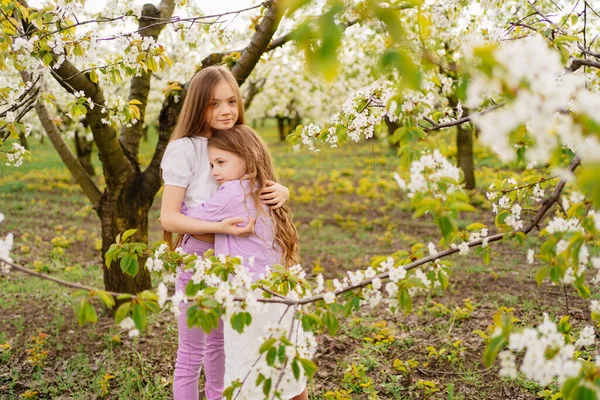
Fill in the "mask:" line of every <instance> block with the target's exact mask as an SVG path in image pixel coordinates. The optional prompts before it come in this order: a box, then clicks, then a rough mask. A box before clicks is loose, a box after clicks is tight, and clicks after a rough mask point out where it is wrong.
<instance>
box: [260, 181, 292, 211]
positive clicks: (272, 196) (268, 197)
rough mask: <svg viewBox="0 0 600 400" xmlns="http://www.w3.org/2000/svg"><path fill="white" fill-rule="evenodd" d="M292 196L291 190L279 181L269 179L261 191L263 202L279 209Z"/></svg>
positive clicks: (274, 208)
mask: <svg viewBox="0 0 600 400" xmlns="http://www.w3.org/2000/svg"><path fill="white" fill-rule="evenodd" d="M289 198H290V191H289V190H288V188H286V187H285V186H283V185H280V184H279V183H277V182H273V181H267V186H266V187H265V188H264V189H263V190H262V192H260V199H261V200H262V202H263V203H264V204H266V205H268V206H269V207H271V208H272V209H273V210H276V209H278V208H279V207H281V206H282V205H284V204H285V202H286V201H287V200H288V199H289Z"/></svg>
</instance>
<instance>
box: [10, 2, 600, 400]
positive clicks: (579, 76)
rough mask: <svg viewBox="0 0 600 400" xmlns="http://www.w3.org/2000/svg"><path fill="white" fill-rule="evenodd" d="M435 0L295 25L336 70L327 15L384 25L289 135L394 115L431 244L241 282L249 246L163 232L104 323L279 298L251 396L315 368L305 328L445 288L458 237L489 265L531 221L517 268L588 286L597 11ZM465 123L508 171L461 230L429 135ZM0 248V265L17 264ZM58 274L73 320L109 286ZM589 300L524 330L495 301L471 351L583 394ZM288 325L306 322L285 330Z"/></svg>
mask: <svg viewBox="0 0 600 400" xmlns="http://www.w3.org/2000/svg"><path fill="white" fill-rule="evenodd" d="M306 3H310V2H309V1H299V2H291V6H290V12H291V11H295V10H294V8H296V7H302V6H305V4H306ZM443 6H445V7H447V10H451V11H452V12H451V13H444V12H440V7H442V5H440V4H439V3H437V2H419V1H410V2H395V1H390V2H386V3H383V2H377V1H366V2H359V3H356V4H353V3H352V2H348V3H345V2H341V1H340V2H337V1H330V2H328V3H327V4H325V5H323V6H322V9H321V12H320V13H319V15H317V16H315V17H314V18H309V19H307V20H306V21H304V22H302V23H301V24H300V25H299V26H298V27H297V28H296V30H295V32H296V34H295V35H294V36H295V39H296V40H297V41H298V42H299V43H300V46H301V48H302V49H303V51H304V52H305V59H306V62H307V65H308V67H309V68H313V70H314V71H321V73H322V74H323V76H324V77H325V78H328V79H333V77H334V76H335V74H336V73H337V71H338V68H340V66H341V63H340V59H339V58H338V54H339V50H340V44H341V27H340V25H339V24H338V23H336V22H339V21H341V20H343V19H344V18H345V16H346V15H347V14H348V13H354V14H355V16H356V17H359V18H361V19H362V20H365V21H377V23H379V24H382V25H383V26H385V29H383V30H382V31H381V35H383V36H384V39H385V40H384V43H385V45H386V47H385V50H384V51H383V52H382V53H381V55H380V63H379V65H380V66H381V70H380V76H381V79H378V80H374V82H373V83H372V84H370V85H369V86H367V87H365V88H363V89H361V90H358V91H355V92H353V93H352V94H351V95H350V97H349V98H348V99H347V100H346V101H345V102H344V104H343V105H342V106H341V109H340V110H338V111H339V112H337V113H336V114H335V115H334V116H333V117H331V119H330V122H329V123H328V124H327V125H325V127H324V128H321V127H319V126H317V125H315V124H309V125H307V126H305V127H302V126H301V127H299V128H298V129H297V130H296V132H295V135H294V136H293V137H292V142H301V143H303V144H305V145H307V146H308V147H309V148H311V149H313V150H318V147H319V146H320V145H322V144H325V145H330V146H340V145H343V144H348V143H351V142H353V141H360V140H363V139H365V138H371V137H372V136H373V135H375V134H376V133H377V131H378V130H380V129H382V127H383V126H384V124H385V118H387V119H388V120H389V121H391V122H395V121H399V124H400V126H401V128H400V130H399V131H398V130H397V131H396V133H395V134H398V135H399V136H400V137H399V139H400V140H402V141H403V144H402V145H401V147H400V149H402V151H401V157H400V162H399V166H398V168H397V170H396V171H390V180H391V179H392V172H395V174H394V178H395V180H396V182H397V183H398V186H399V189H400V190H402V191H405V192H406V193H407V197H408V198H409V199H410V203H411V206H412V207H413V208H414V210H415V217H418V218H431V219H433V221H434V222H435V223H436V225H437V226H438V228H439V237H440V240H439V242H438V243H428V244H425V243H416V244H415V245H414V246H412V248H411V249H408V250H398V251H396V252H394V253H393V254H382V255H380V256H378V257H374V258H373V260H372V262H371V263H370V265H368V266H365V267H364V268H362V269H360V270H356V271H348V272H347V274H346V275H345V276H343V277H340V278H336V279H333V280H325V279H324V278H323V276H322V275H318V276H317V278H316V279H309V278H307V276H306V274H305V272H304V271H303V270H302V268H301V267H300V266H294V267H292V268H288V269H286V268H283V267H281V266H273V268H272V269H271V271H270V273H269V274H267V276H265V277H264V279H261V280H259V281H257V282H251V279H250V277H249V275H248V270H247V269H246V268H245V267H244V262H250V261H249V260H242V259H240V258H239V257H235V255H230V256H215V255H214V254H212V253H211V252H210V251H209V252H207V253H206V254H205V255H204V257H202V258H198V257H197V256H195V255H186V254H181V253H179V252H177V251H175V252H170V251H168V250H167V248H166V245H164V244H162V245H160V246H159V247H158V248H157V249H153V250H151V251H150V253H152V257H150V258H149V259H148V261H147V262H146V267H147V269H148V270H149V271H151V272H153V273H157V274H158V275H159V276H162V278H163V282H161V283H160V284H159V287H158V289H157V292H156V293H154V292H151V291H145V292H142V293H138V294H137V295H135V296H132V295H129V296H124V297H123V296H122V297H121V298H125V299H126V300H128V301H126V302H125V303H123V304H121V305H120V306H119V308H118V309H117V312H116V319H117V323H120V324H121V326H122V327H124V328H127V329H128V330H129V331H130V335H131V336H136V335H139V334H140V332H141V331H142V330H143V329H144V327H145V325H146V323H147V318H146V313H147V311H158V310H159V309H161V308H163V307H164V306H165V305H167V304H168V307H169V308H170V309H171V310H172V311H173V312H174V313H175V314H177V312H178V305H179V303H180V302H181V301H191V302H193V303H194V304H193V306H192V307H190V311H189V312H188V315H187V318H188V322H189V323H190V324H191V325H196V326H201V327H202V328H203V329H204V330H206V331H207V332H208V331H210V330H211V329H213V328H214V327H216V326H217V324H218V321H219V318H223V319H224V320H225V321H226V322H227V323H229V324H231V326H232V327H233V328H234V329H236V330H237V331H243V329H244V328H245V327H246V326H247V325H249V324H251V323H252V315H253V313H255V312H257V311H259V310H260V309H261V308H262V307H264V304H267V303H277V304H283V305H285V306H286V308H287V310H288V311H287V312H289V313H290V314H289V315H291V316H293V318H291V321H289V322H290V324H289V325H288V324H286V326H285V327H283V326H279V327H277V328H272V329H271V330H270V331H267V332H265V335H264V336H263V338H262V339H264V341H263V343H262V346H261V347H260V350H259V353H260V354H257V358H259V357H263V356H264V357H266V360H267V362H268V364H269V368H261V370H260V371H259V376H258V379H257V380H256V381H255V382H250V383H249V384H250V385H262V388H263V391H264V393H265V398H277V390H278V386H279V382H281V381H282V379H283V377H284V376H285V375H286V374H288V376H292V375H293V376H294V377H295V378H299V377H300V375H302V374H304V375H307V376H309V377H310V376H312V375H313V374H314V372H315V369H316V366H315V364H314V363H313V362H312V361H311V360H310V358H311V357H312V354H313V353H314V349H315V344H316V343H315V340H314V333H318V332H327V333H328V334H331V335H335V334H336V332H337V331H338V329H339V325H340V316H342V315H345V316H349V315H350V314H351V313H352V312H354V311H356V310H358V309H360V308H361V307H363V306H371V307H381V306H385V307H386V308H387V309H388V310H389V311H390V312H399V311H402V312H405V313H408V312H410V311H411V309H412V304H413V299H414V298H415V297H417V296H421V295H424V294H428V293H430V292H431V291H432V290H436V288H442V289H446V288H447V287H448V284H449V271H450V268H451V267H452V263H451V262H449V261H448V259H447V257H448V256H450V255H453V254H458V255H465V254H468V253H469V252H471V251H473V252H475V254H477V255H479V256H481V257H482V260H483V262H484V263H485V264H488V263H489V262H491V260H493V259H494V257H495V254H494V252H493V249H492V247H493V244H494V243H495V242H499V241H516V242H517V243H519V244H521V245H524V244H525V238H526V236H527V235H531V234H533V233H534V232H536V229H537V231H538V232H539V235H540V241H541V242H542V244H541V246H540V249H539V251H538V252H537V253H536V251H535V250H534V249H529V251H528V256H527V259H528V260H527V261H528V262H529V263H530V264H532V263H533V262H534V261H535V260H536V259H537V260H538V261H539V264H540V266H539V268H538V270H537V271H536V276H535V280H536V282H537V283H538V284H541V283H543V282H544V281H550V282H551V283H553V284H556V285H563V286H570V287H572V288H573V289H574V290H575V291H576V292H577V293H578V294H579V295H580V296H581V297H582V298H584V299H590V295H591V292H592V290H597V286H598V285H599V284H600V183H599V182H598V179H597V176H598V175H599V174H600V119H599V114H598V110H599V109H600V93H599V91H598V89H599V88H600V79H599V76H598V73H597V72H598V70H600V62H599V60H600V49H599V48H598V45H597V44H595V41H594V40H589V37H595V36H596V35H597V34H598V33H600V17H598V16H600V14H599V13H598V11H597V10H595V9H593V8H592V7H591V6H592V5H591V4H589V3H588V2H585V1H584V2H575V3H571V2H567V1H560V0H553V1H548V2H541V1H540V2H537V3H533V2H526V1H522V0H514V1H504V0H503V1H499V0H487V1H481V2H478V3H469V2H463V1H447V2H444V5H443ZM415 25H418V26H417V27H415ZM332 29H333V31H332ZM336 32H337V34H336ZM411 32H413V33H411ZM414 32H418V35H417V36H418V38H415V36H414ZM433 32H435V34H433ZM453 40H455V41H456V42H457V43H454V46H453V47H452V51H451V60H448V59H446V58H445V55H446V54H447V52H448V47H447V44H448V43H452V41H453ZM226 57H227V54H224V55H222V56H220V55H217V56H215V57H214V58H218V59H220V60H223V59H225V58H226ZM214 58H213V59H214ZM240 60H241V59H240ZM208 61H210V60H208ZM238 64H239V63H238ZM238 64H236V66H237V65H238ZM440 66H441V67H442V68H443V70H442V69H440ZM443 71H452V72H451V73H444V72H443ZM247 76H248V75H246V77H247ZM454 98H455V100H453V99H454ZM444 99H445V100H444ZM458 101H460V104H463V105H464V107H465V108H468V110H469V112H468V114H465V112H464V109H461V108H460V107H459V103H458ZM162 121H163V120H162V119H161V122H162ZM467 123H470V124H473V125H474V126H475V127H476V129H477V130H478V132H479V140H480V141H481V144H482V145H484V146H488V147H489V148H490V149H491V150H493V151H494V152H495V153H496V154H497V156H498V157H499V159H500V160H501V161H502V162H504V163H505V166H506V167H507V169H509V172H510V171H512V176H511V177H510V178H504V177H503V178H498V179H495V181H494V183H493V184H492V185H490V186H489V187H488V188H487V189H486V198H487V199H488V200H489V202H490V208H491V212H492V213H493V215H494V224H493V225H492V226H487V225H485V224H484V223H481V222H475V223H473V224H471V225H469V226H467V227H466V228H464V229H461V228H459V224H458V221H459V217H460V216H461V213H467V212H470V211H473V206H472V205H471V204H470V202H469V200H470V199H469V196H468V194H467V192H466V191H465V188H464V183H463V177H462V176H461V174H462V173H461V171H460V169H459V168H457V167H456V166H454V165H453V164H452V163H451V162H449V160H448V158H447V157H446V156H445V154H444V152H445V146H444V143H443V138H442V137H440V136H439V135H433V134H432V132H436V131H442V130H445V129H449V128H453V127H456V126H460V125H462V124H467ZM162 129H163V128H162V127H161V130H162ZM523 166H525V167H527V168H529V169H530V170H531V172H532V173H531V175H528V176H526V177H522V176H520V174H519V173H518V171H515V167H523ZM525 210H528V211H532V217H531V218H525V217H524V211H525ZM133 235H135V232H134V231H127V232H126V233H125V234H123V235H121V236H119V237H117V240H116V243H114V244H112V245H111V246H110V248H109V249H108V251H107V252H106V261H107V262H108V263H109V264H110V263H111V262H113V261H114V260H123V259H137V258H138V257H140V256H141V255H142V254H148V253H147V252H146V245H145V244H143V243H131V242H130V238H131V237H134V236H133ZM11 244H12V238H10V237H9V238H7V239H6V240H5V241H4V242H3V243H1V245H2V246H0V251H3V252H4V253H6V254H5V256H6V257H8V255H9V254H8V251H9V249H10V246H11ZM1 249H4V250H1ZM7 249H8V250H7ZM2 255H3V254H2V253H0V256H2ZM3 260H5V261H4V265H9V266H12V267H13V268H15V269H18V270H22V271H24V272H28V273H32V272H31V271H28V270H27V269H25V268H23V267H20V266H18V265H15V264H13V263H10V262H9V261H6V258H3ZM182 264H184V265H185V267H184V268H186V269H189V270H190V271H192V273H193V276H192V279H191V280H190V283H189V284H188V286H187V287H186V290H185V293H183V292H179V291H176V292H175V294H174V295H169V292H168V289H167V286H166V283H167V282H172V281H173V277H174V274H175V271H176V269H177V268H178V267H179V266H181V265H182ZM123 269H124V272H125V273H129V274H133V275H135V272H137V271H130V270H128V269H127V268H123ZM33 274H37V275H38V276H40V274H38V273H33ZM46 278H49V277H46ZM49 279H53V280H56V279H55V278H49ZM59 283H62V284H65V285H68V286H71V287H76V288H79V289H82V290H81V291H79V292H77V293H78V295H80V296H82V300H81V303H80V305H79V306H78V309H77V316H78V319H79V321H80V322H81V323H84V322H86V321H94V320H95V311H93V307H92V306H91V304H90V303H89V299H90V297H95V296H98V297H100V298H102V299H103V300H104V301H105V303H106V304H107V305H109V306H110V305H113V304H114V300H113V297H111V295H112V296H118V295H119V293H116V292H112V293H107V292H102V291H98V290H95V289H93V288H89V287H86V286H84V285H81V284H77V283H68V282H59ZM257 293H258V294H257ZM589 311H590V316H589V319H588V321H586V322H587V323H588V324H589V325H587V326H585V327H584V328H583V329H580V330H579V331H578V332H576V331H575V329H574V327H573V326H572V325H571V324H570V323H569V321H568V318H562V319H561V320H559V321H552V320H550V318H549V317H548V316H545V315H544V316H542V315H540V318H539V319H540V324H539V325H538V326H536V327H524V326H519V325H518V324H517V323H516V321H515V318H514V317H513V315H511V313H510V312H509V311H508V310H499V311H498V313H497V315H496V316H495V318H494V329H493V331H491V332H489V335H487V334H486V335H485V336H486V337H485V340H486V343H487V345H486V349H485V351H484V353H483V354H482V358H483V360H484V362H485V363H486V364H487V365H491V364H492V363H493V362H494V361H495V360H496V359H497V358H498V359H499V361H500V374H501V375H502V376H506V377H510V378H516V377H517V376H518V374H519V373H520V374H522V375H523V376H524V377H525V378H527V379H530V380H533V381H535V382H537V383H538V384H540V385H542V386H548V385H550V384H552V383H555V384H556V385H555V386H554V387H555V388H558V390H557V391H556V393H551V395H552V396H555V398H560V397H562V398H568V399H580V398H598V397H599V396H600V385H599V383H598V379H597V377H598V375H599V374H600V363H599V362H598V360H597V359H595V358H594V357H593V355H592V354H590V353H589V352H584V351H582V350H585V349H588V348H590V346H593V345H594V344H596V340H595V329H594V326H596V327H597V326H598V324H600V303H599V302H598V300H593V299H590V301H589ZM299 325H301V326H302V328H303V329H304V330H305V331H306V334H305V335H304V336H303V338H302V339H300V340H297V341H296V340H294V341H292V340H291V335H292V332H293V331H294V330H295V327H297V326H299ZM523 353H524V356H523V357H522V358H520V355H521V354H523ZM517 357H519V358H517ZM517 359H519V360H520V361H519V362H518V363H517ZM244 384H247V382H243V381H242V382H240V381H237V382H234V383H233V385H232V386H231V387H230V388H228V389H226V392H225V397H227V398H234V397H235V396H237V395H238V394H239V393H238V392H237V390H238V389H239V387H240V386H242V385H244ZM552 388H553V387H550V389H552ZM552 390H554V389H552ZM558 392H560V393H558Z"/></svg>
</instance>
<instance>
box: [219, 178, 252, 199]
mask: <svg viewBox="0 0 600 400" xmlns="http://www.w3.org/2000/svg"><path fill="white" fill-rule="evenodd" d="M244 182H245V181H243V180H233V181H227V182H223V183H222V184H221V186H219V189H217V192H221V193H222V194H228V195H231V196H238V195H245V193H246V190H247V186H246V185H245V184H244Z"/></svg>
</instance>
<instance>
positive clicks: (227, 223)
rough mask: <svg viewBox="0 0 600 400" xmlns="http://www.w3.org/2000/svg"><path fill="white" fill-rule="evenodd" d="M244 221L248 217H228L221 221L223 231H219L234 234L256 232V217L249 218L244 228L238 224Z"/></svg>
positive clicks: (242, 234) (240, 234) (241, 234)
mask: <svg viewBox="0 0 600 400" xmlns="http://www.w3.org/2000/svg"><path fill="white" fill-rule="evenodd" d="M244 222H246V218H242V217H236V218H226V219H224V220H223V221H221V222H220V224H221V232H219V233H222V234H224V235H233V236H248V235H252V234H254V218H250V219H249V220H248V225H246V226H244V227H243V228H242V227H239V226H237V225H238V224H243V223H244Z"/></svg>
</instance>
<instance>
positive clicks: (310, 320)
mask: <svg viewBox="0 0 600 400" xmlns="http://www.w3.org/2000/svg"><path fill="white" fill-rule="evenodd" d="M322 323H323V322H322V321H321V318H320V317H319V316H318V315H317V314H314V313H310V314H304V315H303V316H302V329H304V330H305V331H312V330H313V327H319V326H321V324H322Z"/></svg>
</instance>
